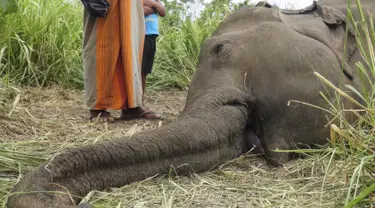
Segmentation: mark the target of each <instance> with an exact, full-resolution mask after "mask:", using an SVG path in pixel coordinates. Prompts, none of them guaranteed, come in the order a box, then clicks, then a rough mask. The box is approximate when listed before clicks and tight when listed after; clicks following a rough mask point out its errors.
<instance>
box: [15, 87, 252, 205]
mask: <svg viewBox="0 0 375 208" xmlns="http://www.w3.org/2000/svg"><path fill="white" fill-rule="evenodd" d="M206 100H207V98H202V99H197V102H198V103H197V102H194V103H195V104H194V105H191V106H190V107H188V108H185V111H184V114H183V115H182V116H180V118H179V119H178V120H177V121H175V122H173V123H171V124H168V125H165V126H164V127H161V128H157V129H153V130H148V131H145V132H141V133H139V134H136V135H134V136H133V137H132V138H128V139H127V138H121V139H114V140H111V141H106V142H103V143H101V144H95V145H90V146H84V147H80V148H75V149H71V150H69V151H67V152H64V153H61V154H59V155H56V156H55V157H53V158H51V159H50V160H48V161H46V162H45V163H43V164H42V165H40V166H39V167H38V168H37V169H35V170H34V171H32V172H31V173H30V174H28V175H27V176H26V177H25V178H23V179H21V181H20V182H19V183H18V184H17V185H16V186H15V188H14V189H13V190H12V192H13V193H12V195H11V196H10V197H9V199H8V207H9V208H12V207H17V208H23V207H25V208H26V207H28V208H36V207H38V208H43V207H75V205H76V204H77V203H78V202H79V201H80V197H83V196H85V195H86V194H87V193H88V192H90V191H91V190H104V189H107V188H110V187H121V186H124V185H126V184H129V183H131V182H134V181H139V180H143V179H146V178H147V177H150V176H154V175H156V174H165V173H168V172H169V171H170V168H171V166H173V167H174V168H176V172H177V173H178V174H187V173H190V172H193V171H194V172H202V171H206V170H209V169H211V168H213V167H215V166H217V165H219V164H221V163H223V162H225V161H227V160H230V159H233V158H235V157H238V156H239V155H240V154H241V153H242V152H243V151H244V150H243V147H244V141H243V137H242V132H243V131H244V128H245V125H246V121H247V118H248V112H250V111H249V108H250V105H251V103H252V100H251V99H250V98H249V96H248V95H247V94H246V93H244V92H242V91H240V90H232V91H231V92H230V91H228V92H226V94H225V95H223V94H220V95H218V96H216V97H211V98H210V99H209V100H211V102H205V101H206ZM199 103H201V104H199ZM49 191H52V192H51V193H48V192H49ZM16 192H20V193H16ZM27 192H31V193H27Z"/></svg>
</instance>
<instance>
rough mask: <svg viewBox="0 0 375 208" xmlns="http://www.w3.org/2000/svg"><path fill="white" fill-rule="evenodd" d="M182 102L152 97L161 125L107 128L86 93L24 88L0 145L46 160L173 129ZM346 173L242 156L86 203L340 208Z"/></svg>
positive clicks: (322, 163) (312, 163)
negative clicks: (93, 114) (94, 118)
mask: <svg viewBox="0 0 375 208" xmlns="http://www.w3.org/2000/svg"><path fill="white" fill-rule="evenodd" d="M185 96H186V92H185V91H177V90H169V91H150V92H148V93H147V95H146V98H147V99H146V104H147V106H149V107H151V108H153V109H156V110H157V111H159V112H160V113H161V114H162V115H163V117H164V119H163V120H162V121H147V120H133V121H126V122H118V123H115V124H102V123H95V122H89V120H88V116H89V114H88V110H87V108H86V107H85V104H84V99H83V92H81V91H70V90H61V89H24V90H22V92H21V93H20V97H19V100H18V102H17V99H15V100H16V102H15V103H14V105H13V106H12V105H11V104H10V105H9V106H7V108H6V111H4V113H7V114H9V112H12V113H11V114H10V116H9V117H7V116H3V117H2V118H1V117H0V135H2V137H1V138H0V141H1V142H2V144H3V145H7V146H6V147H7V148H8V149H11V150H12V151H18V152H28V153H35V154H38V155H42V156H43V158H49V157H51V156H53V154H55V153H57V152H59V151H63V150H64V149H66V148H71V147H76V146H80V145H83V144H92V143H96V142H101V141H104V140H107V139H111V138H115V137H119V136H127V135H132V134H134V133H136V132H139V131H143V130H144V129H150V128H156V127H158V126H162V125H165V124H167V123H169V122H172V121H173V120H174V119H176V118H177V117H178V115H179V113H180V112H181V110H182V109H183V107H184V101H185ZM15 98H17V97H15ZM12 100H14V98H13V99H12ZM12 107H14V110H13V111H12ZM113 113H114V114H115V115H118V112H113ZM0 147H1V146H0ZM37 164H38V162H34V163H30V164H29V165H30V166H31V167H34V166H36V165H37ZM347 166H349V164H348V162H345V163H344V162H340V161H334V162H332V160H331V155H330V154H329V153H326V155H324V156H319V157H318V156H317V157H309V158H307V159H303V160H297V161H293V162H290V163H289V164H288V165H286V166H285V167H281V168H271V167H269V166H267V165H266V163H265V162H264V160H263V159H261V158H259V157H257V156H255V155H244V156H242V157H240V158H238V159H236V160H234V161H229V162H228V164H223V165H222V166H221V167H220V168H218V169H217V170H214V171H212V172H207V173H199V174H194V175H191V176H190V177H179V176H173V177H169V176H159V177H155V178H150V179H148V180H145V181H141V182H135V183H132V184H130V185H127V186H124V187H122V188H116V189H112V190H111V191H109V192H98V191H92V192H90V193H89V194H88V195H87V196H86V198H85V199H84V201H89V202H91V203H94V205H95V207H134V208H135V207H137V208H140V207H163V208H164V207H294V208H296V207H341V205H340V203H341V202H344V201H345V197H346V194H347V188H348V187H347V186H348V181H347V173H346V172H345V171H343V170H347V169H348V168H346V167H347ZM18 168H20V169H21V172H23V171H26V170H27V168H26V164H25V165H23V166H22V167H19V166H15V167H14V168H13V169H14V171H17V169H18ZM13 169H11V170H13ZM0 171H1V169H0ZM17 177H19V176H18V174H14V175H12V174H9V172H7V174H4V173H3V174H2V173H1V172H0V183H1V181H3V182H4V181H6V182H4V183H3V184H5V185H4V186H3V188H0V199H2V200H3V202H4V200H5V199H6V195H7V192H8V191H9V190H10V188H11V187H12V186H13V185H14V183H15V182H16V180H17ZM0 186H1V184H0ZM0 203H1V201H0Z"/></svg>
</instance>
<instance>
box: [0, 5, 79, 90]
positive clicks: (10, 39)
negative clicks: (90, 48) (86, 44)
mask: <svg viewBox="0 0 375 208" xmlns="http://www.w3.org/2000/svg"><path fill="white" fill-rule="evenodd" d="M17 3H18V10H17V11H16V12H14V13H9V14H7V15H2V16H1V21H2V22H3V24H1V26H0V29H1V31H2V32H1V34H0V48H4V49H5V54H4V57H3V59H2V60H1V62H2V64H3V66H2V67H1V68H0V76H2V79H3V81H6V82H10V83H14V84H19V85H24V86H25V85H26V86H47V85H54V84H57V85H60V86H63V87H68V86H69V87H82V86H83V85H82V78H83V73H82V60H81V47H80V46H81V44H82V40H81V36H82V12H81V11H82V7H81V5H79V4H77V3H67V2H66V1H64V0H53V1H48V0H33V1H30V0H18V1H17Z"/></svg>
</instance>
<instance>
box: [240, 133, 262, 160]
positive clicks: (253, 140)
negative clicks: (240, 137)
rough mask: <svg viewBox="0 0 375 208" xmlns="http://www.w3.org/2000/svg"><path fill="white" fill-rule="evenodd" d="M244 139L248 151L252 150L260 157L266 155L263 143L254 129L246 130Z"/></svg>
mask: <svg viewBox="0 0 375 208" xmlns="http://www.w3.org/2000/svg"><path fill="white" fill-rule="evenodd" d="M244 139H245V145H246V147H247V151H248V150H251V152H253V153H255V154H260V155H263V154H264V153H265V151H264V148H263V145H262V142H261V141H260V139H259V137H258V136H257V135H256V134H255V133H254V131H253V130H252V129H247V130H245V132H244Z"/></svg>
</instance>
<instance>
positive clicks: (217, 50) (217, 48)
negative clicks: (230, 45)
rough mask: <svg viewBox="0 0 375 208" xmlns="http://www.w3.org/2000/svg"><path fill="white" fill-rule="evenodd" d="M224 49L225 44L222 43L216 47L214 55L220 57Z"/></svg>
mask: <svg viewBox="0 0 375 208" xmlns="http://www.w3.org/2000/svg"><path fill="white" fill-rule="evenodd" d="M222 49H223V44H221V43H219V44H216V45H215V47H214V53H215V54H217V55H218V56H219V54H220V52H221V50H222Z"/></svg>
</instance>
